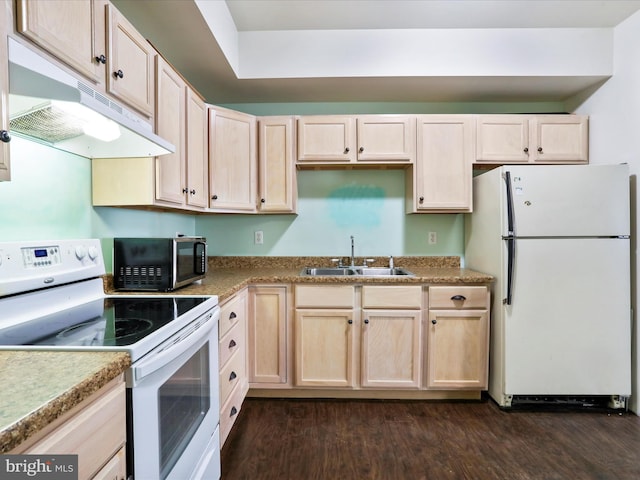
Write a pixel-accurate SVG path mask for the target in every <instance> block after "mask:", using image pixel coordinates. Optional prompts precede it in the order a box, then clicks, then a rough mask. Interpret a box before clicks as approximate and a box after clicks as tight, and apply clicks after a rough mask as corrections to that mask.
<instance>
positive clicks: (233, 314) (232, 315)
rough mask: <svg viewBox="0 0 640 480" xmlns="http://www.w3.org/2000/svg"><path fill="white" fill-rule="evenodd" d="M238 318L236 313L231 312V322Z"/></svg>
mask: <svg viewBox="0 0 640 480" xmlns="http://www.w3.org/2000/svg"><path fill="white" fill-rule="evenodd" d="M236 317H237V315H236V312H231V313H230V314H229V320H233V319H234V318H236Z"/></svg>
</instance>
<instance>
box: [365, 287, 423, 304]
mask: <svg viewBox="0 0 640 480" xmlns="http://www.w3.org/2000/svg"><path fill="white" fill-rule="evenodd" d="M421 307H422V287H421V286H419V285H413V286H406V285H380V286H378V285H375V286H374V285H364V286H363V287H362V308H418V309H419V308H421Z"/></svg>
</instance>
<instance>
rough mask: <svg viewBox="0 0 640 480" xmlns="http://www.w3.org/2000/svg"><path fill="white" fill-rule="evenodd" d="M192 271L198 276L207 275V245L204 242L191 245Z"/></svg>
mask: <svg viewBox="0 0 640 480" xmlns="http://www.w3.org/2000/svg"><path fill="white" fill-rule="evenodd" d="M193 271H194V273H197V274H198V275H204V274H205V273H207V244H206V243H204V242H196V243H194V244H193Z"/></svg>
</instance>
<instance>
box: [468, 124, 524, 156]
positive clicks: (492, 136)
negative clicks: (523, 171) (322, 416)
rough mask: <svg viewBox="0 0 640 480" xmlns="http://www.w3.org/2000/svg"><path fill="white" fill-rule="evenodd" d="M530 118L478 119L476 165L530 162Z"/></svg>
mask: <svg viewBox="0 0 640 480" xmlns="http://www.w3.org/2000/svg"><path fill="white" fill-rule="evenodd" d="M529 118H530V117H529V116H527V115H484V116H481V117H478V119H477V122H476V126H477V132H476V134H477V141H476V162H478V163H482V162H485V163H520V162H522V163H527V162H528V161H529V154H530V153H531V152H530V151H529Z"/></svg>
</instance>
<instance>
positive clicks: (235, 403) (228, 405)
mask: <svg viewBox="0 0 640 480" xmlns="http://www.w3.org/2000/svg"><path fill="white" fill-rule="evenodd" d="M243 400H244V394H243V391H242V388H241V387H240V386H237V387H236V388H235V389H234V390H233V391H232V392H231V395H229V398H228V399H227V401H226V402H225V403H224V404H223V405H222V408H221V409H220V447H222V445H224V441H225V440H226V439H227V436H229V432H230V431H231V427H233V424H234V422H235V421H236V419H237V418H238V414H239V413H240V409H241V408H242V401H243Z"/></svg>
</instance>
